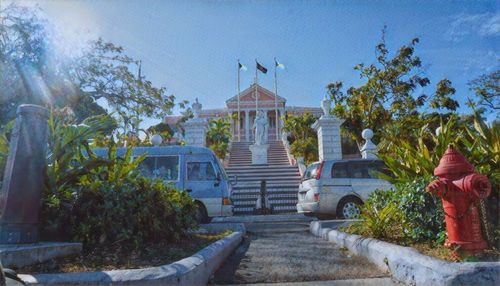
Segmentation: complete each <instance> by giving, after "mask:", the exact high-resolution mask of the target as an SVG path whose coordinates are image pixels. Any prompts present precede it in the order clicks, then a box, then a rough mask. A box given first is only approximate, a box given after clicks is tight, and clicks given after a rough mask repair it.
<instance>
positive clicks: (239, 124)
mask: <svg viewBox="0 0 500 286" xmlns="http://www.w3.org/2000/svg"><path fill="white" fill-rule="evenodd" d="M240 128H241V123H240V60H238V128H237V129H238V142H240V141H241V138H240V136H241V135H240V134H241V132H240V131H241V130H240Z"/></svg>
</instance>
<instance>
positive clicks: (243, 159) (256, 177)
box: [226, 141, 300, 215]
mask: <svg viewBox="0 0 500 286" xmlns="http://www.w3.org/2000/svg"><path fill="white" fill-rule="evenodd" d="M249 145H250V143H247V142H233V144H232V147H231V150H230V159H229V166H228V167H227V168H226V172H227V174H228V175H229V176H234V175H236V176H237V177H238V183H237V184H236V186H234V187H233V193H232V201H233V205H234V214H235V215H242V214H252V213H253V211H254V209H255V204H256V201H257V198H258V195H259V193H260V183H261V181H262V180H265V181H266V186H267V194H268V199H269V203H270V204H271V206H272V208H273V213H296V211H297V209H296V204H297V192H298V187H299V184H300V174H299V170H298V168H297V167H296V166H291V165H290V164H289V162H288V157H287V154H286V150H285V148H284V147H283V143H282V142H281V141H271V142H269V145H270V146H269V150H268V154H267V157H268V159H267V160H268V164H266V165H252V154H251V153H250V150H249V148H248V146H249Z"/></svg>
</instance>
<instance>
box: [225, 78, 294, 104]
mask: <svg viewBox="0 0 500 286" xmlns="http://www.w3.org/2000/svg"><path fill="white" fill-rule="evenodd" d="M256 89H257V93H256V92H255V91H256ZM256 94H257V95H258V97H259V102H274V101H275V99H277V102H278V104H279V105H280V106H283V105H284V104H285V102H286V99H284V98H283V97H281V96H277V97H276V95H275V94H274V92H272V91H270V90H268V89H266V88H264V87H262V86H260V85H257V88H255V84H252V85H251V86H250V87H249V88H247V89H245V90H243V91H242V92H241V93H240V104H244V103H255V100H256V98H255V97H256ZM226 104H227V106H228V107H233V106H235V105H236V104H238V96H237V95H236V96H233V97H231V98H229V99H228V100H226Z"/></svg>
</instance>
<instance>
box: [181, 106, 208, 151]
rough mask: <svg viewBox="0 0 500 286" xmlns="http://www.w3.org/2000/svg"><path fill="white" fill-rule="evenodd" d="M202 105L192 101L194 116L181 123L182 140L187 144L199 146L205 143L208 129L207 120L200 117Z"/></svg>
mask: <svg viewBox="0 0 500 286" xmlns="http://www.w3.org/2000/svg"><path fill="white" fill-rule="evenodd" d="M201 107H202V105H201V104H200V103H199V102H198V98H197V99H196V102H195V103H193V115H194V117H193V118H191V119H189V120H188V121H186V122H184V123H183V124H182V127H183V128H184V140H185V141H186V145H188V146H201V147H205V146H206V145H207V140H206V135H207V130H208V122H207V120H206V119H204V118H200V117H199V116H200V112H201Z"/></svg>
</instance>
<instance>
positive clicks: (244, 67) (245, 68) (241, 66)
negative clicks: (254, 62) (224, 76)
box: [238, 62, 247, 71]
mask: <svg viewBox="0 0 500 286" xmlns="http://www.w3.org/2000/svg"><path fill="white" fill-rule="evenodd" d="M238 68H239V69H240V70H242V71H246V70H247V66H246V65H244V64H241V63H240V62H238Z"/></svg>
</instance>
